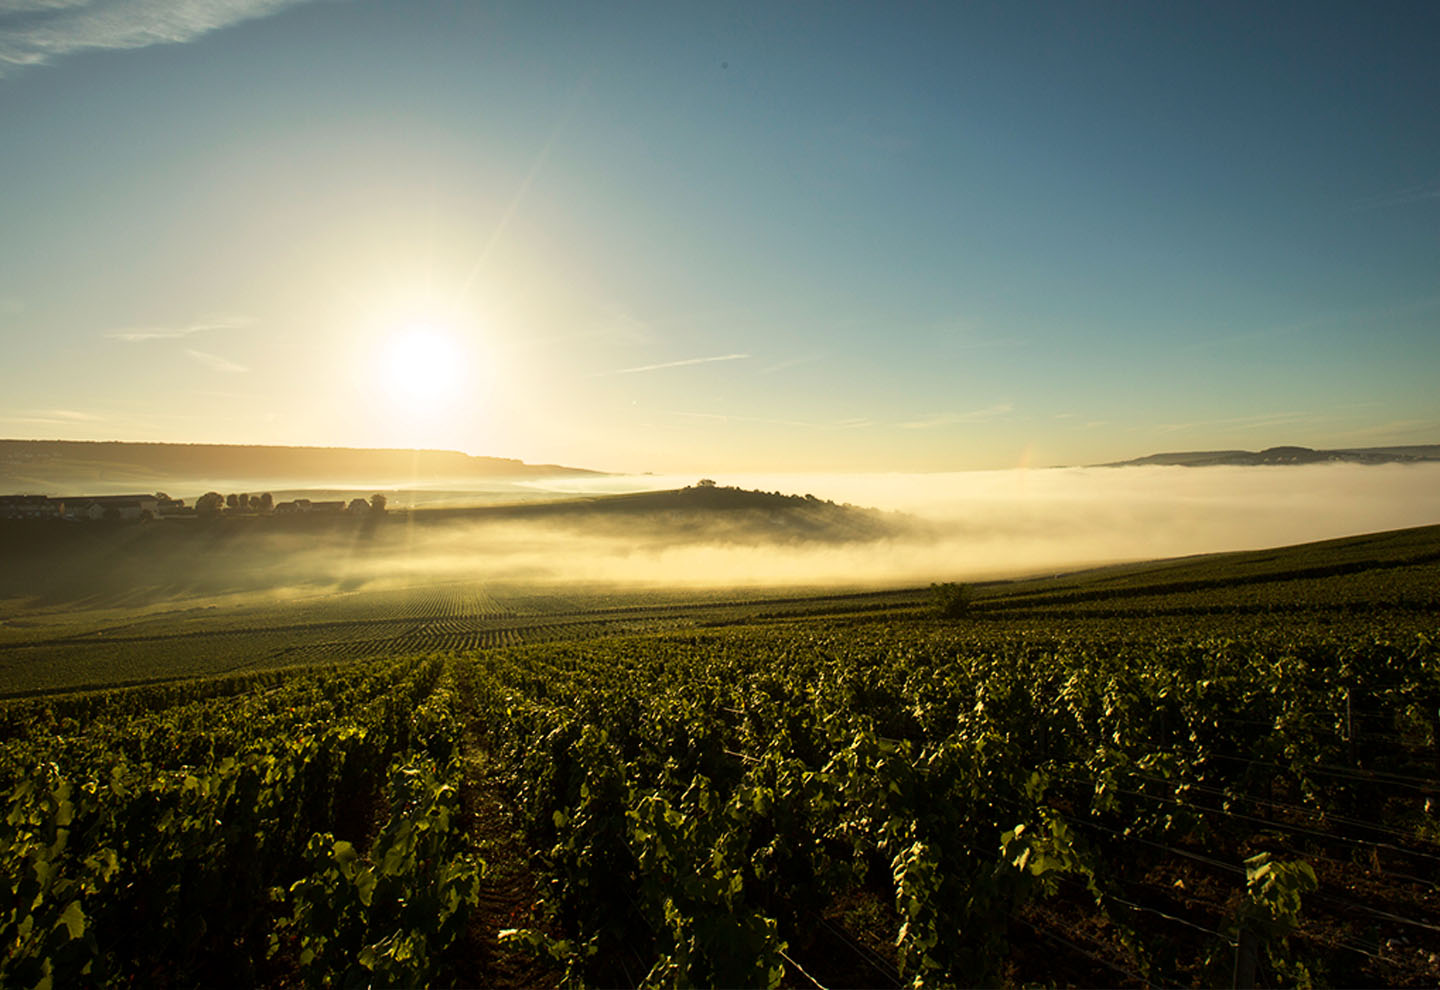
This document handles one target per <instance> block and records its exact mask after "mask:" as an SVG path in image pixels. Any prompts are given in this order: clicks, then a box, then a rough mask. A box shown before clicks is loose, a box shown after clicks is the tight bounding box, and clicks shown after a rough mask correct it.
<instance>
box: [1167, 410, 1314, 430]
mask: <svg viewBox="0 0 1440 990" xmlns="http://www.w3.org/2000/svg"><path fill="white" fill-rule="evenodd" d="M1326 418H1328V417H1325V416H1317V415H1315V414H1314V413H1307V412H1276V413H1265V414H1263V415H1259V416H1232V417H1230V418H1228V419H1197V420H1194V421H1192V422H1189V423H1159V424H1157V425H1156V426H1155V432H1157V433H1180V432H1183V431H1185V430H1193V429H1197V428H1199V427H1202V426H1203V427H1207V428H1213V427H1217V426H1219V427H1230V428H1232V429H1237V430H1262V429H1265V428H1267V427H1271V426H1287V425H1291V424H1294V423H1318V422H1323V421H1324V420H1325V419H1326Z"/></svg>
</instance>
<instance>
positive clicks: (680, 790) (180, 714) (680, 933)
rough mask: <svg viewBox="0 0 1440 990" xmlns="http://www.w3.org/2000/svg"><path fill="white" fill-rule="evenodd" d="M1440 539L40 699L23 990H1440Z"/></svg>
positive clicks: (3, 751)
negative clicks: (354, 989)
mask: <svg viewBox="0 0 1440 990" xmlns="http://www.w3.org/2000/svg"><path fill="white" fill-rule="evenodd" d="M1435 542H1436V540H1435V535H1434V534H1433V533H1431V532H1428V531H1422V532H1420V534H1419V535H1416V536H1414V537H1412V543H1411V545H1410V551H1409V552H1408V554H1409V555H1408V556H1407V555H1406V554H1404V553H1400V554H1396V555H1392V556H1390V557H1387V558H1385V559H1383V560H1379V561H1376V562H1374V566H1371V567H1365V566H1361V565H1360V564H1357V565H1356V566H1353V567H1352V566H1350V565H1349V564H1347V565H1346V567H1343V568H1337V569H1336V570H1335V573H1333V574H1330V575H1324V574H1316V573H1310V572H1309V571H1307V573H1305V574H1299V575H1297V574H1295V573H1294V572H1295V571H1296V570H1306V569H1305V568H1298V569H1297V568H1290V569H1285V568H1278V569H1274V570H1273V573H1269V576H1268V577H1267V579H1266V580H1265V581H1263V582H1258V581H1253V580H1251V578H1252V577H1253V574H1244V575H1243V576H1244V579H1243V580H1237V581H1236V583H1235V584H1234V586H1233V588H1232V589H1231V590H1232V595H1231V597H1230V598H1228V599H1227V598H1226V597H1225V587H1224V586H1223V576H1224V572H1223V569H1222V570H1220V571H1217V570H1216V569H1215V566H1216V565H1206V566H1207V567H1209V568H1210V569H1209V570H1207V571H1206V576H1204V578H1203V580H1202V579H1200V578H1194V577H1193V576H1192V578H1187V580H1190V583H1191V586H1189V587H1187V588H1180V587H1177V586H1176V585H1177V583H1178V582H1177V580H1176V573H1177V572H1175V571H1173V570H1171V571H1166V572H1162V573H1161V574H1159V575H1157V576H1154V577H1152V578H1151V579H1150V584H1149V585H1148V586H1147V584H1146V581H1145V579H1144V577H1143V575H1138V576H1137V575H1130V576H1127V577H1126V578H1125V580H1124V582H1123V583H1121V584H1119V586H1117V583H1116V582H1115V581H1114V580H1113V575H1109V576H1106V575H1104V574H1102V575H1101V576H1099V577H1097V578H1096V579H1094V580H1091V581H1090V582H1089V583H1088V584H1087V583H1086V581H1085V580H1084V579H1079V578H1067V579H1064V580H1063V581H1060V582H1059V583H1054V582H1052V583H1051V584H1050V585H1048V586H1046V585H1043V584H1041V585H1037V586H1034V587H1025V588H1014V589H1009V588H1002V587H997V588H991V589H982V592H983V593H982V594H981V595H980V596H979V598H978V600H977V602H976V605H975V608H974V611H973V614H972V615H970V616H969V617H967V618H963V619H957V620H946V619H940V618H935V617H932V616H930V615H928V614H926V613H925V612H924V611H923V609H922V608H920V606H919V605H918V604H917V603H916V602H915V601H912V599H911V598H910V597H909V596H906V595H900V596H898V597H896V596H890V597H887V596H873V597H867V596H849V597H836V598H834V599H832V600H831V601H829V602H828V603H825V602H820V601H811V602H808V603H799V604H797V605H795V606H794V607H793V608H790V609H787V608H785V607H782V606H780V605H777V604H776V603H774V602H758V603H751V604H749V605H746V604H744V603H735V602H725V601H718V600H717V601H711V602H707V603H705V604H704V610H703V611H699V612H686V611H685V610H683V609H672V608H670V607H669V606H665V607H664V608H663V609H660V611H662V612H663V614H665V615H670V616H672V618H671V619H667V620H665V622H659V621H657V622H656V624H655V625H654V626H653V627H652V631H647V632H642V633H638V634H637V633H634V632H625V631H624V629H623V624H624V623H626V622H631V621H638V620H635V619H634V618H633V615H634V613H632V612H630V611H626V610H625V609H624V608H623V607H622V608H619V609H618V611H608V610H607V608H608V606H607V608H601V609H596V610H595V611H594V612H593V613H591V617H592V618H593V619H594V621H587V622H581V621H580V619H581V616H580V615H579V613H577V612H568V611H566V610H564V609H560V610H557V611H555V612H552V613H550V614H543V610H542V609H541V608H540V607H538V604H537V607H535V608H531V609H526V610H525V611H526V612H528V613H529V616H528V617H526V616H524V615H521V614H520V613H521V610H520V609H517V608H515V607H514V606H508V607H507V606H506V605H505V597H504V596H503V595H500V594H495V595H493V596H490V597H486V594H484V593H481V592H476V591H473V590H468V591H463V592H462V591H460V590H458V589H457V590H452V591H445V592H441V594H443V595H450V596H452V597H451V598H443V599H439V600H437V601H434V602H430V603H428V604H425V605H423V606H417V607H416V608H415V609H414V610H413V611H412V612H411V613H410V614H407V615H405V616H396V617H395V621H403V622H407V623H410V626H409V627H407V630H408V631H406V632H397V633H395V634H394V635H391V636H390V638H389V639H388V640H386V639H385V638H384V636H385V635H387V634H389V633H390V629H389V627H387V626H377V627H376V635H375V636H374V637H372V638H371V639H370V640H369V641H368V642H370V643H372V644H377V645H376V649H380V648H381V647H380V645H379V644H384V643H386V642H389V643H390V644H392V645H391V646H390V647H387V648H386V649H388V650H389V651H390V652H388V653H384V652H381V653H380V654H378V655H377V654H375V653H371V654H368V655H369V656H370V657H371V659H369V660H367V661H365V662H348V663H333V662H329V661H331V660H333V659H336V658H335V657H334V656H333V655H331V654H327V653H325V652H324V648H325V647H327V646H328V645H329V644H327V643H325V642H323V641H321V642H316V643H296V644H292V647H291V651H290V652H289V653H288V654H286V655H287V656H289V657H291V658H292V660H293V663H294V665H293V666H289V667H284V668H275V669H259V668H257V669H243V670H240V671H238V672H232V673H230V674H226V675H224V676H212V677H206V678H200V679H190V680H175V681H168V682H165V683H155V684H149V685H144V686H136V687H129V688H120V689H112V690H99V691H89V692H83V693H69V694H48V695H42V696H35V697H29V698H16V699H14V700H11V701H9V702H6V703H4V705H3V706H0V792H3V793H4V794H5V795H6V798H5V800H6V808H5V818H4V823H3V825H0V847H3V857H4V862H5V863H6V864H7V870H6V873H5V883H7V884H8V885H9V894H10V896H9V897H8V898H6V899H5V900H4V902H3V905H4V906H3V908H0V911H3V913H0V940H3V941H0V944H3V946H4V950H3V957H0V983H3V984H4V985H6V986H48V985H55V986H62V985H78V984H97V983H100V984H119V983H127V984H128V983H135V982H143V983H146V984H155V983H158V984H160V985H191V984H197V983H198V984H206V985H245V986H252V985H264V986H289V985H298V984H304V985H316V986H321V985H323V986H329V985H372V984H373V985H421V984H463V985H533V984H537V983H542V984H543V983H562V982H563V983H570V984H582V983H583V984H598V985H628V986H640V985H646V986H673V985H725V986H794V987H814V986H820V987H834V986H932V985H933V986H947V985H957V984H958V985H1021V984H1027V985H1028V984H1066V985H1104V986H1117V985H1123V986H1148V985H1152V984H1164V985H1184V986H1232V985H1233V986H1252V985H1253V986H1280V985H1295V984H1299V985H1340V986H1354V985H1409V986H1433V985H1435V984H1436V983H1437V982H1440V920H1437V919H1440V887H1437V878H1440V622H1437V617H1436V613H1435V611H1434V610H1433V609H1428V608H1425V607H1420V606H1417V605H1416V604H1415V603H1417V602H1418V603H1424V602H1426V601H1432V600H1433V594H1434V590H1433V589H1434V588H1435V587H1436V586H1437V579H1440V565H1437V564H1436V563H1434V562H1427V561H1425V560H1423V559H1420V558H1422V557H1423V556H1424V555H1425V554H1427V553H1430V552H1432V551H1433V550H1434V544H1435ZM1362 563H1363V561H1362ZM1311 570H1313V569H1311ZM1235 573H1236V575H1237V577H1238V576H1241V575H1242V574H1243V567H1242V566H1240V565H1237V567H1236V570H1235ZM1365 575H1368V578H1367V577H1366V576H1365ZM1107 580H1108V581H1109V582H1110V583H1109V584H1108V585H1107V584H1106V581H1107ZM1367 580H1368V581H1369V582H1370V584H1369V585H1368V586H1369V587H1371V588H1372V589H1377V588H1378V589H1382V590H1381V592H1380V593H1378V594H1375V595H1373V597H1372V598H1371V599H1370V600H1369V602H1368V607H1365V608H1361V607H1359V606H1360V604H1361V603H1363V601H1364V599H1363V596H1362V595H1361V594H1360V593H1359V592H1358V591H1357V590H1356V589H1357V588H1363V587H1365V586H1366V584H1365V581H1367ZM1260 588H1264V589H1266V591H1265V594H1266V595H1268V596H1270V598H1271V599H1273V601H1271V600H1267V601H1265V602H1263V603H1260V604H1263V605H1264V606H1265V607H1264V608H1263V609H1262V608H1252V607H1250V606H1251V605H1252V604H1257V603H1254V602H1253V601H1252V600H1251V599H1249V598H1247V597H1246V595H1247V594H1249V592H1251V591H1254V590H1256V589H1260ZM1285 588H1290V589H1291V591H1293V592H1295V593H1296V597H1295V598H1293V599H1292V600H1291V601H1290V602H1289V603H1288V607H1286V602H1285V601H1284V594H1283V591H1284V589H1285ZM1247 589H1248V590H1247ZM1302 592H1303V594H1301V593H1302ZM461 594H465V595H470V596H471V597H469V598H467V599H465V600H464V602H462V603H460V604H457V605H456V606H454V611H455V614H449V615H447V614H443V613H441V609H440V607H439V606H440V605H441V604H443V602H448V601H451V600H452V598H454V597H456V596H459V595H461ZM1187 596H1190V597H1187ZM1427 596H1429V597H1427ZM573 604H574V603H573V602H572V603H570V606H567V607H573ZM1337 604H1338V605H1340V606H1343V607H1335V606H1336V605H1337ZM1101 606H1105V608H1102V607H1101ZM397 607H398V606H397ZM657 608H659V607H658V606H657ZM1147 608H1148V609H1150V612H1149V613H1148V614H1147V613H1146V611H1145V610H1146V609H1147ZM481 609H490V610H492V613H491V614H484V615H478V614H474V613H478V612H479V610H481ZM817 611H825V612H827V613H828V614H813V613H815V612H817ZM807 613H809V614H807ZM566 616H571V618H570V619H567V618H566ZM697 617H698V618H700V619H704V621H703V622H701V621H697ZM522 619H523V621H524V622H525V623H528V622H531V621H534V620H543V622H545V623H548V624H549V625H546V626H537V627H532V626H529V625H524V624H523V623H522V622H521V620H522ZM681 619H684V620H686V624H685V625H683V626H682V625H678V623H679V622H680V620H681ZM482 620H483V621H482ZM345 621H358V617H356V618H355V619H353V620H352V619H351V618H346V619H345ZM377 621H384V622H389V621H391V620H390V619H389V618H385V617H382V619H380V620H377ZM567 622H570V623H571V624H572V625H573V626H574V629H573V631H574V632H575V633H576V634H577V635H576V636H574V637H572V636H569V635H567V632H566V623H567ZM505 623H514V625H512V626H510V627H508V628H507V627H506V626H505V625H504V624H505ZM667 623H670V624H667ZM311 628H312V627H310V626H305V625H303V624H297V628H296V629H293V630H289V631H287V630H285V629H272V630H270V631H269V633H268V634H273V635H275V636H277V637H282V638H283V637H284V636H287V635H288V636H294V635H295V634H297V633H301V632H305V631H306V630H309V629H311ZM530 628H549V629H552V630H553V632H552V633H551V634H549V636H548V637H545V638H544V639H543V641H540V640H539V639H537V640H532V639H531V638H530V636H529V634H528V633H527V630H528V629H530ZM617 629H618V631H619V632H621V633H623V634H616V632H617ZM166 631H167V635H170V636H171V638H173V639H176V641H177V642H179V641H181V640H184V638H185V637H186V636H188V637H189V638H188V640H185V641H187V642H190V643H193V644H200V643H203V642H204V641H205V636H206V635H213V636H216V637H218V636H221V635H240V633H239V632H238V631H224V630H219V631H214V632H213V633H204V632H203V631H202V630H191V631H188V632H187V631H182V630H169V629H168V627H167V630H166ZM120 634H121V631H120V630H116V631H115V632H114V633H113V635H114V636H116V637H118V636H119V635H120ZM306 634H307V635H308V633H306ZM507 634H508V635H509V638H506V635H507ZM407 636H408V637H411V638H409V639H407V638H406V637H407ZM438 637H448V639H445V640H443V642H442V641H439V640H438V639H436V638H438ZM137 639H138V637H137ZM516 640H524V641H523V642H516ZM334 642H336V643H339V642H342V641H341V640H340V639H338V638H337V639H335V640H334ZM345 642H361V640H345ZM407 643H414V644H416V645H415V646H414V647H409V646H407V645H406V644H407ZM431 644H434V645H431ZM28 648H35V647H28ZM367 649H368V647H367ZM306 651H311V652H308V653H307V652H306ZM322 661H324V662H322ZM137 919H142V920H140V921H137Z"/></svg>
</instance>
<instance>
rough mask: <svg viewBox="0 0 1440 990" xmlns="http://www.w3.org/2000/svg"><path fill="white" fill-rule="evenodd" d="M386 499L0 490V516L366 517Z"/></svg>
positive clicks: (120, 518)
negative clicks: (189, 499)
mask: <svg viewBox="0 0 1440 990" xmlns="http://www.w3.org/2000/svg"><path fill="white" fill-rule="evenodd" d="M385 505H386V499H385V496H384V495H383V494H380V493H378V492H377V493H376V494H374V495H372V496H370V498H369V499H363V498H353V499H351V500H350V501H349V502H346V501H345V500H343V499H335V500H325V501H312V500H311V499H308V498H297V499H294V500H292V501H288V502H276V501H275V499H274V497H273V496H272V495H271V494H270V493H269V492H265V493H263V494H260V495H251V494H249V493H247V492H240V493H231V494H229V495H221V494H220V493H219V492H206V493H205V494H204V495H201V496H200V497H199V498H197V499H196V500H195V504H194V505H186V504H185V500H184V499H179V498H171V497H170V496H169V495H167V494H166V493H164V492H155V493H153V494H145V495H75V496H69V495H67V496H54V497H52V496H49V495H0V519H57V520H66V521H70V522H147V521H150V520H154V519H161V518H207V517H214V516H222V515H224V516H246V515H248V516H269V515H276V516H285V515H308V514H314V515H351V516H368V515H370V514H372V513H383V512H384V511H385Z"/></svg>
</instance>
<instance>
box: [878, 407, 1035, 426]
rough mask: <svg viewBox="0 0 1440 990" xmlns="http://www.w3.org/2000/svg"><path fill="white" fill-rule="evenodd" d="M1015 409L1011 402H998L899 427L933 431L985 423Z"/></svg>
mask: <svg viewBox="0 0 1440 990" xmlns="http://www.w3.org/2000/svg"><path fill="white" fill-rule="evenodd" d="M1014 409H1015V407H1014V405H1012V404H1011V403H1009V402H997V403H996V404H995V405H993V406H986V407H985V408H983V409H972V410H970V411H969V412H961V413H935V414H933V415H930V416H923V417H921V418H920V419H912V420H909V421H907V422H904V423H901V424H899V425H900V427H901V428H902V429H906V430H933V429H935V428H936V427H940V426H956V425H958V424H961V423H985V422H989V421H990V420H992V419H999V418H1000V417H1002V416H1005V415H1007V414H1008V413H1010V412H1012V411H1013V410H1014Z"/></svg>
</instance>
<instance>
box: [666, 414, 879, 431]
mask: <svg viewBox="0 0 1440 990" xmlns="http://www.w3.org/2000/svg"><path fill="white" fill-rule="evenodd" d="M670 415H671V416H683V417H685V418H686V419H704V420H710V421H713V422H717V423H763V424H764V425H766V426H793V427H798V428H800V429H804V430H858V429H862V428H863V427H866V426H873V425H874V420H870V419H863V418H859V417H856V418H851V419H842V420H839V421H837V422H834V423H814V422H808V421H806V420H800V419H770V418H767V417H764V416H733V415H730V414H729V413H709V412H681V411H678V410H671V411H670Z"/></svg>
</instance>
